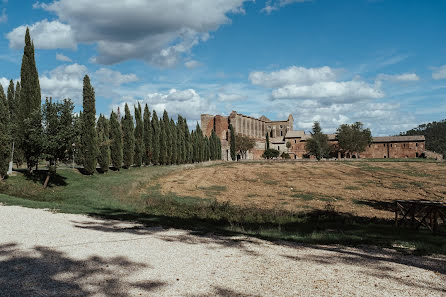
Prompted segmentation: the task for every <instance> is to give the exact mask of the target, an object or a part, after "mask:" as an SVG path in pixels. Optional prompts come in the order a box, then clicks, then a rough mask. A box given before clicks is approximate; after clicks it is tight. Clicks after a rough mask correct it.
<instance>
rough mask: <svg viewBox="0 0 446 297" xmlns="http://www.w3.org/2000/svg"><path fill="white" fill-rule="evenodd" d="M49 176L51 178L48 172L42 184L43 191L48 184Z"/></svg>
mask: <svg viewBox="0 0 446 297" xmlns="http://www.w3.org/2000/svg"><path fill="white" fill-rule="evenodd" d="M50 176H51V173H50V172H49V171H48V174H47V176H46V178H45V182H44V183H43V188H44V189H46V187H47V186H48V182H49V181H50Z"/></svg>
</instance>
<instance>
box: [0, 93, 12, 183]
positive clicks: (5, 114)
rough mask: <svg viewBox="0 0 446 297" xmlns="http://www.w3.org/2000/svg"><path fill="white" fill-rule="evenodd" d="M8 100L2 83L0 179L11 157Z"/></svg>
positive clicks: (0, 104)
mask: <svg viewBox="0 0 446 297" xmlns="http://www.w3.org/2000/svg"><path fill="white" fill-rule="evenodd" d="M9 119H10V117H9V107H8V100H7V99H6V96H5V92H4V91H3V87H2V85H0V131H1V133H0V180H2V179H3V178H4V177H5V176H6V174H7V172H8V166H9V160H10V158H11V155H10V153H11V135H10V132H11V130H10V120H9Z"/></svg>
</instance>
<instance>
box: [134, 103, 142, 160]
mask: <svg viewBox="0 0 446 297" xmlns="http://www.w3.org/2000/svg"><path fill="white" fill-rule="evenodd" d="M135 122H136V127H135V155H134V158H133V163H134V164H135V166H136V167H141V165H142V157H143V153H144V123H143V121H142V110H141V105H140V104H139V102H138V106H135Z"/></svg>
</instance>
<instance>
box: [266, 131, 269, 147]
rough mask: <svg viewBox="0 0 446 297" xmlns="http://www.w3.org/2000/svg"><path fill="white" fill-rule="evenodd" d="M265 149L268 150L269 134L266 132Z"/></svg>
mask: <svg viewBox="0 0 446 297" xmlns="http://www.w3.org/2000/svg"><path fill="white" fill-rule="evenodd" d="M266 149H267V150H269V133H268V132H266Z"/></svg>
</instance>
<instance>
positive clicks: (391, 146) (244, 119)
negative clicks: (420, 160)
mask: <svg viewBox="0 0 446 297" xmlns="http://www.w3.org/2000/svg"><path fill="white" fill-rule="evenodd" d="M229 124H231V125H232V126H233V128H234V131H235V133H237V134H241V135H244V136H249V137H251V138H253V139H254V140H255V145H254V148H253V149H252V150H250V151H249V152H248V154H247V156H246V158H247V159H253V160H258V159H261V158H262V157H261V156H262V154H263V152H264V151H265V148H266V133H268V134H269V139H270V148H273V149H277V150H278V151H279V152H280V153H282V152H286V153H288V154H289V155H290V156H291V158H292V159H302V158H307V157H308V152H307V150H306V149H305V146H306V143H307V140H308V139H309V138H311V134H306V133H305V131H303V130H293V124H294V119H293V116H292V115H291V114H290V115H289V116H288V119H287V120H283V121H271V120H270V119H268V118H267V117H265V116H262V117H260V118H258V119H256V118H253V117H250V116H246V115H243V114H240V113H237V112H236V111H233V112H231V114H230V115H229V116H221V115H216V116H214V115H209V114H202V115H201V129H202V130H203V134H205V135H206V136H208V137H209V136H210V135H211V133H212V130H215V132H216V134H217V136H218V137H219V138H220V140H221V144H222V159H223V160H230V149H229V138H230V135H229ZM328 139H329V143H330V144H331V145H332V146H333V148H334V149H333V154H332V156H333V157H337V158H342V157H344V156H343V155H342V154H341V153H340V152H337V151H336V146H337V143H338V141H337V139H336V134H328ZM287 142H290V144H291V147H290V148H287V147H286V144H287ZM352 157H353V158H359V157H361V158H417V157H429V158H434V159H437V160H439V159H442V155H441V154H436V153H434V152H429V151H426V150H425V138H424V136H422V135H417V136H388V137H373V142H372V144H370V145H369V147H367V148H366V150H365V151H364V152H362V153H361V154H353V156H352ZM237 158H238V159H239V158H241V156H240V155H238V156H237Z"/></svg>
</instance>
